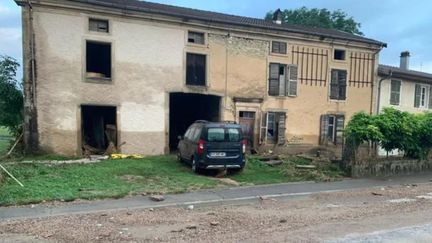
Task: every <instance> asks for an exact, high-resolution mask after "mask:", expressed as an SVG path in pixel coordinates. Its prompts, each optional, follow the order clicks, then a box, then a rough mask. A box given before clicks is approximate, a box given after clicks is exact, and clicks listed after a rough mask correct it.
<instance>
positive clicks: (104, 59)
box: [86, 41, 111, 79]
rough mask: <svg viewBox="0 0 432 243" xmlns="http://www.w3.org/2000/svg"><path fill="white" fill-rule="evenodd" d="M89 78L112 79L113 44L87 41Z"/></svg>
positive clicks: (87, 71) (87, 70)
mask: <svg viewBox="0 0 432 243" xmlns="http://www.w3.org/2000/svg"><path fill="white" fill-rule="evenodd" d="M86 73H87V78H97V79H111V44H110V43H102V42H93V41H87V43H86Z"/></svg>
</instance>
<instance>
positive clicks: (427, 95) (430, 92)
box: [414, 84, 432, 109]
mask: <svg viewBox="0 0 432 243" xmlns="http://www.w3.org/2000/svg"><path fill="white" fill-rule="evenodd" d="M431 96H432V86H429V85H421V84H416V85H415V98H414V107H417V108H428V107H429V109H432V97H431Z"/></svg>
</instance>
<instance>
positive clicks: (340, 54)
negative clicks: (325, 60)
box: [333, 49, 345, 61]
mask: <svg viewBox="0 0 432 243" xmlns="http://www.w3.org/2000/svg"><path fill="white" fill-rule="evenodd" d="M333 59H335V60H342V61H343V60H345V51H344V50H338V49H335V50H334V54H333Z"/></svg>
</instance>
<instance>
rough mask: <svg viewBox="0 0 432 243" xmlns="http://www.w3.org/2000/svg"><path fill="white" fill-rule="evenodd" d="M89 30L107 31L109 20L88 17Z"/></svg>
mask: <svg viewBox="0 0 432 243" xmlns="http://www.w3.org/2000/svg"><path fill="white" fill-rule="evenodd" d="M89 30H90V31H96V32H104V33H108V32H109V22H108V20H103V19H92V18H91V19H89Z"/></svg>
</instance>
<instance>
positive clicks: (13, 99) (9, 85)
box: [0, 56, 24, 135]
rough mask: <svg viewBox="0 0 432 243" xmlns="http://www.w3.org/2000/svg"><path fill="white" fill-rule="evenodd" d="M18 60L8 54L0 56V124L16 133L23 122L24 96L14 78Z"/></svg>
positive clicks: (19, 84)
mask: <svg viewBox="0 0 432 243" xmlns="http://www.w3.org/2000/svg"><path fill="white" fill-rule="evenodd" d="M18 67H19V64H18V62H17V61H16V60H15V59H13V58H12V57H9V56H0V126H5V127H7V128H8V129H9V130H10V131H11V132H12V133H13V134H14V135H18V133H19V132H20V130H21V124H22V122H23V104H24V98H23V94H22V91H21V83H19V82H18V81H17V80H16V72H17V69H18Z"/></svg>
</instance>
